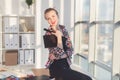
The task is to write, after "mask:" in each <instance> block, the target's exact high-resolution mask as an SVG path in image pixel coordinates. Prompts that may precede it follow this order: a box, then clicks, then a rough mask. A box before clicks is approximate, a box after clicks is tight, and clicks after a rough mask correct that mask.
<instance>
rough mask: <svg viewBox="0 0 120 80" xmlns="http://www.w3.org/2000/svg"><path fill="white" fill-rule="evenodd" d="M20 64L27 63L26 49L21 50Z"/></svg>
mask: <svg viewBox="0 0 120 80" xmlns="http://www.w3.org/2000/svg"><path fill="white" fill-rule="evenodd" d="M19 56H20V57H19V64H25V57H24V50H20V51H19Z"/></svg>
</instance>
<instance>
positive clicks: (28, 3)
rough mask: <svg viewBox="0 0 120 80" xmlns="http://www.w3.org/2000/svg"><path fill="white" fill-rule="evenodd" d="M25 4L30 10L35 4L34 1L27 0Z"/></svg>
mask: <svg viewBox="0 0 120 80" xmlns="http://www.w3.org/2000/svg"><path fill="white" fill-rule="evenodd" d="M25 2H26V4H27V5H28V8H30V6H31V5H32V4H33V0H26V1H25Z"/></svg>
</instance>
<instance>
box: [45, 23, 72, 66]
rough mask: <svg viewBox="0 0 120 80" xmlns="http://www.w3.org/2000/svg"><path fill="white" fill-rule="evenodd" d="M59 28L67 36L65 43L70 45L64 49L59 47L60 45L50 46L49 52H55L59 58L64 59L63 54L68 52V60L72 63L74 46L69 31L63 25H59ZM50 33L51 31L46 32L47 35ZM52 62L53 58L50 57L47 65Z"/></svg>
mask: <svg viewBox="0 0 120 80" xmlns="http://www.w3.org/2000/svg"><path fill="white" fill-rule="evenodd" d="M48 29H50V28H48ZM58 29H59V30H60V31H61V32H62V33H63V36H64V37H65V38H67V40H66V44H65V45H66V46H67V47H68V49H67V50H66V51H64V50H63V49H62V48H59V47H53V48H48V50H49V53H53V54H54V55H55V57H56V58H57V59H62V58H63V55H66V54H67V56H68V57H67V61H68V63H69V64H71V56H72V54H73V48H72V43H71V40H70V37H69V34H68V31H67V30H66V29H65V27H64V26H62V25H59V27H58ZM50 34H51V33H50V32H46V35H50ZM52 62H53V61H52V60H50V59H48V61H47V63H46V65H45V66H46V67H47V68H48V67H49V66H50V64H52Z"/></svg>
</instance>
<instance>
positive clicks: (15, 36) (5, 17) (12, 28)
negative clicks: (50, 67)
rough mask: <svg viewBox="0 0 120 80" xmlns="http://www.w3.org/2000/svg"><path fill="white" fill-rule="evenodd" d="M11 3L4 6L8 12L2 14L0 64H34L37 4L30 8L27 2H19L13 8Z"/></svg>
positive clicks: (0, 20)
mask: <svg viewBox="0 0 120 80" xmlns="http://www.w3.org/2000/svg"><path fill="white" fill-rule="evenodd" d="M5 1H7V0H5ZM9 2H10V3H9V4H7V3H5V2H4V4H5V5H4V6H3V8H4V7H6V8H7V10H8V11H6V10H5V11H1V13H0V14H2V16H0V64H1V65H17V64H22V65H25V64H27V65H29V64H30V65H31V64H34V63H35V13H34V11H35V9H34V8H35V4H33V5H31V6H30V8H28V6H27V4H26V3H25V0H18V1H17V2H16V4H18V5H16V6H12V4H13V2H12V0H9ZM17 8H18V9H17ZM2 10H4V9H2ZM13 58H14V59H13ZM14 60H17V61H14Z"/></svg>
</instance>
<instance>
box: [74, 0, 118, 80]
mask: <svg viewBox="0 0 120 80" xmlns="http://www.w3.org/2000/svg"><path fill="white" fill-rule="evenodd" d="M118 2H120V1H119V0H75V26H74V27H75V53H76V54H77V55H75V57H74V60H73V61H74V62H75V64H77V65H78V66H80V68H82V69H83V70H85V71H88V72H89V71H90V73H91V74H92V75H93V76H94V77H95V78H96V80H119V79H120V78H119V75H120V62H118V61H117V59H118V57H117V55H118V56H119V54H118V52H119V49H120V48H118V47H120V46H119V45H120V41H119V39H120V37H117V36H118V35H117V33H120V29H119V28H120V27H118V26H120V16H119V14H120V12H119V10H118V8H119V7H120V6H119V5H120V4H119V3H118ZM76 6H77V7H76ZM118 13H119V14H118ZM115 21H116V22H115ZM116 23H117V24H116ZM116 26H117V28H116ZM117 41H119V42H118V44H117ZM118 60H120V59H118ZM115 62H117V64H115ZM91 65H92V66H91Z"/></svg>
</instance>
